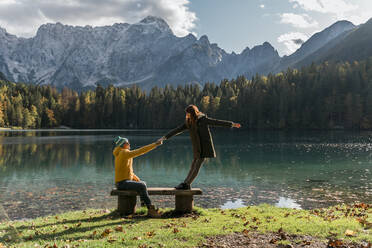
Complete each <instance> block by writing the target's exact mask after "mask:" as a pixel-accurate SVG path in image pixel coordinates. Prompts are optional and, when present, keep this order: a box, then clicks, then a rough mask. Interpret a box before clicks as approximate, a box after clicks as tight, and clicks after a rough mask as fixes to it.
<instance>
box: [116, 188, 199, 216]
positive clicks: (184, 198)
mask: <svg viewBox="0 0 372 248" xmlns="http://www.w3.org/2000/svg"><path fill="white" fill-rule="evenodd" d="M147 191H148V192H149V195H175V197H176V211H177V212H183V213H190V212H191V211H192V208H193V206H194V195H201V194H202V191H201V189H199V188H193V189H190V190H177V189H175V188H147ZM111 195H113V196H114V195H117V196H118V211H119V213H120V214H123V215H129V214H133V213H134V212H135V210H136V203H137V195H138V194H137V192H136V191H130V190H117V189H113V190H112V191H111Z"/></svg>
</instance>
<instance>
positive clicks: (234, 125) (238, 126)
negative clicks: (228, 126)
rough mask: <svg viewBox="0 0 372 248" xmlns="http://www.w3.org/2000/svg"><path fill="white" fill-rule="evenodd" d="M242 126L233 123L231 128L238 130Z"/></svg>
mask: <svg viewBox="0 0 372 248" xmlns="http://www.w3.org/2000/svg"><path fill="white" fill-rule="evenodd" d="M241 126H242V125H240V124H239V123H233V127H235V128H240V127H241Z"/></svg>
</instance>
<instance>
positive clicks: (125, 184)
mask: <svg viewBox="0 0 372 248" xmlns="http://www.w3.org/2000/svg"><path fill="white" fill-rule="evenodd" d="M116 187H117V189H118V190H133V191H136V192H137V193H138V194H139V195H140V198H141V201H143V202H145V204H146V206H150V205H151V200H150V197H149V193H148V192H147V185H146V182H144V181H139V182H137V181H132V180H123V181H120V182H118V183H116Z"/></svg>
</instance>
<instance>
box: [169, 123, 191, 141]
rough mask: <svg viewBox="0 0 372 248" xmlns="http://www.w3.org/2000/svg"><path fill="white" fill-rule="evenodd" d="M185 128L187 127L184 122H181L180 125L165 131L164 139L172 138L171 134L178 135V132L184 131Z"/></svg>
mask: <svg viewBox="0 0 372 248" xmlns="http://www.w3.org/2000/svg"><path fill="white" fill-rule="evenodd" d="M186 129H187V127H186V124H185V123H183V124H182V125H181V126H179V127H176V128H175V129H173V130H171V131H169V133H167V134H166V135H165V136H164V137H165V138H166V139H170V138H172V137H173V136H175V135H179V134H180V133H182V132H184V131H185V130H186Z"/></svg>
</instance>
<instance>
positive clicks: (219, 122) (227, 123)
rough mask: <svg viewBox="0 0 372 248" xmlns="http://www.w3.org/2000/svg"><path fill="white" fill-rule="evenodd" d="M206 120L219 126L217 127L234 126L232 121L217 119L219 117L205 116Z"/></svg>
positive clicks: (212, 124) (209, 123)
mask: <svg viewBox="0 0 372 248" xmlns="http://www.w3.org/2000/svg"><path fill="white" fill-rule="evenodd" d="M205 122H206V123H207V124H208V125H210V126H217V127H232V126H233V122H232V121H224V120H217V119H212V118H209V117H205Z"/></svg>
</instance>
